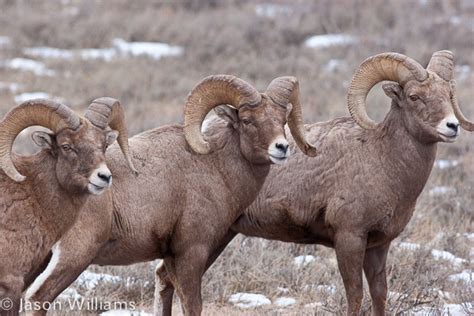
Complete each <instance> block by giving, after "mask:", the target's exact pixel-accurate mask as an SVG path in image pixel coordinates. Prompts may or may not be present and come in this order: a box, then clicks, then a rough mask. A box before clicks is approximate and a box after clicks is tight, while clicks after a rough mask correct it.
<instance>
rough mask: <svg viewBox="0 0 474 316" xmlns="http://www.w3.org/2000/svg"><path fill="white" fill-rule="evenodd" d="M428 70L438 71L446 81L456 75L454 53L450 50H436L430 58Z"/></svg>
mask: <svg viewBox="0 0 474 316" xmlns="http://www.w3.org/2000/svg"><path fill="white" fill-rule="evenodd" d="M426 69H427V70H430V71H432V72H434V73H436V74H437V75H438V76H440V77H441V78H443V79H444V80H446V81H450V80H452V79H453V77H454V55H453V53H452V52H451V51H449V50H440V51H438V52H435V53H434V54H433V55H432V56H431V59H430V62H429V64H428V67H427V68H426Z"/></svg>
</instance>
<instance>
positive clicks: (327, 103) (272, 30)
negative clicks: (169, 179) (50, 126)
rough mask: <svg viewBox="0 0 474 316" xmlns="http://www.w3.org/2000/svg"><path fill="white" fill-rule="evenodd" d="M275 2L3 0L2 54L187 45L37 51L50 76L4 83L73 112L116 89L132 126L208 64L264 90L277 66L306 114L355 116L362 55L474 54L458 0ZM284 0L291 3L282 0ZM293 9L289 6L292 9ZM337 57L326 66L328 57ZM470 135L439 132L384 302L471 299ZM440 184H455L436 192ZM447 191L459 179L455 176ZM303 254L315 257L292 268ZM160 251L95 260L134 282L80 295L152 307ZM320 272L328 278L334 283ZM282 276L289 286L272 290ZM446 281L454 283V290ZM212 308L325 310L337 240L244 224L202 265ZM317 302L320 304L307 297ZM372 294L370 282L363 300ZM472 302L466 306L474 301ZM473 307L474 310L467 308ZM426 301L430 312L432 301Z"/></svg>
mask: <svg viewBox="0 0 474 316" xmlns="http://www.w3.org/2000/svg"><path fill="white" fill-rule="evenodd" d="M421 2H422V1H415V0H404V1H382V0H378V1H371V0H358V1H355V0H354V1H342V0H338V1H329V0H321V1H309V0H307V1H305V0H299V1H289V0H288V1H275V2H274V4H277V6H278V8H280V11H278V12H279V13H278V14H277V15H276V16H274V17H266V16H258V15H256V14H255V6H256V3H260V4H261V3H262V2H250V1H217V0H216V1H199V2H198V1H187V2H184V1H176V2H172V1H152V2H145V1H133V2H132V1H126V0H113V1H99V0H89V1H78V0H63V1H31V2H30V1H11V0H0V7H1V8H2V10H1V13H0V36H2V35H3V36H9V37H10V38H11V39H12V41H13V42H12V44H11V45H10V46H0V65H1V62H2V61H3V60H6V59H11V58H14V57H25V58H30V57H28V56H24V55H23V48H25V47H33V46H51V47H57V48H64V49H79V48H104V47H110V45H111V41H112V39H114V38H116V37H119V38H123V39H125V40H128V41H160V42H165V43H169V44H173V45H181V46H183V47H184V50H185V51H184V54H183V55H182V56H180V57H167V58H163V59H161V60H153V59H150V58H147V57H135V58H126V57H123V58H117V59H114V60H112V61H111V62H104V61H100V60H89V61H84V60H80V59H74V60H57V59H44V60H42V59H40V58H34V59H37V60H39V61H42V62H44V63H45V65H46V66H47V67H48V68H50V69H53V70H54V71H56V76H52V77H39V76H35V75H34V74H32V73H29V72H19V71H16V70H12V69H7V68H6V67H2V66H0V78H1V80H0V81H2V82H16V83H19V84H21V87H20V91H18V92H16V93H20V92H32V91H45V92H48V93H50V94H51V95H54V96H58V97H61V98H63V99H64V100H66V103H67V104H69V105H70V106H72V107H73V108H75V109H76V110H78V111H81V110H83V109H84V108H85V107H86V105H87V104H88V103H89V102H90V101H91V100H92V99H93V98H95V97H99V96H103V95H110V96H114V97H116V98H118V99H120V100H121V101H122V102H123V104H124V105H125V106H126V108H127V113H126V114H127V120H128V123H129V126H130V129H131V132H132V133H138V132H140V131H143V130H146V129H149V128H151V127H155V126H159V125H162V124H166V123H171V122H176V121H181V114H182V105H183V100H184V99H185V97H186V95H187V93H188V92H189V91H190V89H191V88H192V87H193V85H194V84H196V83H197V82H198V81H199V80H200V79H201V78H202V77H204V76H206V75H209V74H213V73H230V74H235V75H237V76H239V77H242V78H244V79H246V80H248V81H249V82H251V83H253V84H254V85H255V86H256V87H257V88H259V89H264V88H265V87H266V85H267V84H268V83H269V82H270V81H271V79H273V78H274V77H276V76H280V75H287V74H291V75H295V76H297V77H298V78H299V80H300V84H301V94H302V103H303V111H304V114H305V118H306V120H307V121H308V122H314V121H320V120H327V119H330V118H334V117H337V116H341V115H347V110H346V107H345V93H346V89H347V84H348V82H349V80H350V79H351V76H352V74H353V72H354V70H355V69H356V67H357V66H358V65H359V64H360V62H361V61H362V60H364V59H365V58H366V57H368V56H370V55H373V54H375V53H379V52H382V51H398V52H401V53H405V54H407V55H409V56H411V57H413V58H415V59H416V60H418V61H420V62H421V63H422V64H424V65H425V64H426V63H427V62H428V60H429V57H430V55H431V53H432V52H434V51H436V50H440V49H450V50H452V51H454V52H455V54H456V61H457V64H458V65H468V66H470V67H471V68H472V67H474V53H473V49H474V5H472V4H471V2H470V1H468V0H458V1H434V0H433V1H430V0H428V1H426V2H427V4H426V5H421V4H420V3H421ZM281 8H283V9H281ZM284 8H290V9H289V10H290V11H287V9H284ZM326 33H328V34H330V33H345V34H351V35H353V36H357V37H358V38H359V40H360V43H359V44H357V45H351V46H345V47H330V48H325V49H313V48H308V47H305V46H304V40H305V39H306V38H308V37H309V36H311V35H315V34H326ZM335 59H336V60H340V63H339V65H338V67H337V68H336V69H335V70H328V69H327V65H328V63H329V62H330V60H335ZM456 77H457V79H458V91H459V99H460V103H461V106H463V108H464V111H465V112H466V115H468V116H469V117H471V118H474V107H472V100H473V99H474V94H473V92H472V87H473V86H474V75H473V73H472V72H467V73H461V72H458V73H457V74H456ZM380 90H381V89H379V90H378V91H375V92H373V93H372V94H371V96H370V98H369V102H370V103H371V104H380V103H382V104H387V106H382V107H376V106H370V107H369V108H370V109H369V110H370V113H371V115H372V116H373V117H374V118H376V119H381V118H382V117H383V115H384V113H386V111H387V109H388V103H389V102H388V99H387V98H386V97H384V96H383V94H382V93H381V91H380ZM13 98H14V93H12V92H9V91H7V90H5V89H3V90H2V89H0V114H1V115H3V114H4V113H5V112H6V111H7V110H8V109H9V108H11V107H12V106H13V105H14V103H15V102H14V99H13ZM473 148H474V140H473V137H472V135H468V134H467V133H464V135H462V136H461V137H460V139H459V141H458V142H456V143H455V144H449V145H440V148H439V154H438V158H439V159H449V160H456V161H458V163H459V164H458V165H457V166H455V167H452V168H447V169H439V168H435V169H434V171H433V173H432V175H431V178H430V180H429V182H428V184H427V187H426V189H425V191H424V192H423V194H422V196H421V197H420V199H419V203H418V206H417V210H416V212H415V215H414V217H413V219H412V220H411V222H410V224H409V225H408V227H407V229H406V230H405V231H404V232H403V233H402V235H401V236H400V237H399V239H397V241H396V242H395V244H397V243H399V242H400V241H410V242H413V243H419V244H421V245H423V248H422V249H419V250H416V251H407V250H402V249H400V247H396V246H394V247H392V249H391V253H390V256H389V261H388V267H389V284H390V291H391V292H397V293H399V294H400V295H392V296H390V298H389V300H388V306H389V307H388V308H389V311H390V313H402V312H408V311H410V312H414V311H416V309H417V308H419V307H420V306H425V307H426V306H428V307H432V313H433V314H439V313H440V310H441V308H442V306H443V304H445V303H460V302H472V301H474V294H473V291H472V282H470V283H462V282H458V283H454V282H451V281H449V280H448V276H449V275H451V274H453V273H458V272H461V271H463V270H466V269H471V270H472V269H473V265H472V258H473V255H474V254H473V243H474V240H473V239H472V238H471V239H469V238H468V237H467V236H466V235H465V234H467V233H471V234H472V233H473V232H474V224H473V219H474V210H473V205H474V178H473V176H472V175H473V174H474V151H473ZM439 186H446V187H451V188H454V191H450V192H448V193H447V194H441V195H433V194H430V191H431V190H432V189H433V188H435V187H439ZM450 190H451V189H450ZM431 249H439V250H446V251H449V252H451V253H453V254H454V255H455V256H457V257H460V258H464V259H466V260H467V261H466V262H464V263H462V264H461V265H458V266H456V265H453V264H451V263H450V262H449V261H447V260H435V259H434V258H433V256H432V255H431V254H430V250H431ZM301 254H311V255H314V256H317V258H318V259H317V260H316V261H315V262H313V263H311V264H309V265H308V266H306V267H304V268H300V269H297V268H295V266H294V264H293V258H294V257H295V256H298V255H301ZM153 269H154V263H145V264H140V265H135V266H129V267H104V268H98V267H91V270H92V271H100V272H105V273H110V274H117V275H121V276H123V277H124V278H129V280H133V282H128V283H129V284H128V286H127V285H126V282H125V281H124V282H122V283H119V284H115V285H114V284H101V285H99V286H98V287H97V288H96V289H95V290H87V289H85V288H80V287H79V291H80V293H81V294H83V295H84V296H86V297H104V298H107V299H111V300H121V301H123V300H133V301H136V302H139V304H140V306H141V308H142V309H144V310H150V308H151V306H152V305H151V302H152V295H153ZM316 285H328V286H334V289H335V292H328V291H324V290H323V291H321V290H320V288H318V287H317V286H316ZM278 287H281V288H286V289H287V293H283V292H281V290H278ZM235 292H254V293H263V294H265V295H267V297H269V298H270V299H272V300H273V299H275V298H277V297H279V296H291V297H294V298H296V299H297V304H296V305H294V306H293V307H290V308H285V309H278V308H276V307H275V306H274V305H272V306H271V307H265V308H262V309H259V310H254V311H252V310H250V311H248V310H245V311H242V310H239V309H237V308H235V307H232V306H231V305H229V304H228V303H227V300H228V297H229V295H230V294H233V293H235ZM443 292H449V293H451V295H450V296H449V297H446V295H445V294H443ZM203 295H204V299H205V306H206V310H205V314H209V315H221V314H224V313H225V314H228V315H267V314H268V315H314V314H317V315H320V314H341V313H342V312H343V311H344V304H345V303H344V302H345V298H344V291H343V287H342V281H341V279H340V276H339V274H338V270H337V266H336V261H335V256H334V253H333V251H332V250H330V249H326V248H324V247H321V246H302V245H296V244H283V243H278V242H269V241H265V240H260V239H253V238H246V237H238V238H237V239H236V240H234V242H232V244H231V245H230V246H229V247H228V248H227V249H226V251H225V252H224V254H223V255H222V256H221V257H220V259H219V260H218V261H217V262H216V264H215V265H214V266H213V267H212V268H211V269H210V271H209V273H207V274H206V276H205V279H204V282H203ZM316 301H319V302H323V303H324V307H321V308H318V309H314V308H313V309H308V308H305V307H304V305H305V304H308V303H311V302H316ZM369 305H370V301H369V299H368V295H367V293H366V295H365V301H364V311H366V312H367V311H368V310H369ZM465 312H466V314H467V313H468V311H467V309H466V311H465ZM471 312H472V311H471ZM427 313H428V312H427Z"/></svg>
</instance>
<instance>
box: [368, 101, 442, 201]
mask: <svg viewBox="0 0 474 316" xmlns="http://www.w3.org/2000/svg"><path fill="white" fill-rule="evenodd" d="M405 122H406V119H405V117H404V112H403V111H402V110H401V109H400V108H399V107H398V106H397V105H396V104H394V103H392V106H391V109H390V111H389V113H388V114H387V116H386V118H385V120H384V121H383V122H382V123H381V124H380V125H379V127H378V129H379V132H377V133H372V135H376V136H372V138H377V139H374V142H373V144H374V145H377V146H380V147H379V148H375V150H377V152H378V153H379V155H381V156H383V157H381V158H382V159H383V160H382V161H383V162H384V164H385V165H386V166H387V167H386V171H387V173H389V174H390V175H391V179H392V181H393V182H394V185H398V187H402V188H403V189H402V191H406V192H404V193H405V194H404V195H405V196H407V197H408V196H411V195H413V194H415V195H416V196H418V195H419V194H420V193H421V191H422V190H423V187H424V186H425V184H426V181H427V180H428V177H429V175H430V173H431V169H432V168H433V164H434V160H435V157H436V150H437V144H436V143H430V144H426V143H422V142H420V141H419V140H417V139H416V138H415V137H414V136H413V135H411V134H410V133H409V131H408V129H407V128H406V126H405V124H404V123H405ZM407 179H409V180H408V181H407ZM402 183H405V184H406V183H410V185H409V186H406V185H401V184H402Z"/></svg>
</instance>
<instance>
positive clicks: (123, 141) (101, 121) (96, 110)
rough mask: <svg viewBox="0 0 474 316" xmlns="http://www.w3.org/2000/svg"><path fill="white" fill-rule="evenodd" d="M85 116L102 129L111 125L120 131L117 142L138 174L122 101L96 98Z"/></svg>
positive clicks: (129, 164) (129, 165)
mask: <svg viewBox="0 0 474 316" xmlns="http://www.w3.org/2000/svg"><path fill="white" fill-rule="evenodd" d="M84 117H85V118H86V119H88V120H89V121H90V122H91V123H92V125H94V126H96V127H98V128H100V129H106V128H107V126H109V127H110V128H111V129H113V130H116V131H117V132H119V136H118V138H117V142H118V144H119V146H120V149H121V150H122V153H123V155H124V157H125V160H126V161H127V164H128V167H129V168H130V169H131V170H132V171H133V172H134V173H135V174H138V171H137V170H136V169H135V166H134V165H133V162H132V158H131V156H130V149H129V147H128V131H127V125H126V124H125V115H124V110H123V107H122V105H121V104H120V102H119V101H118V100H116V99H113V98H108V97H103V98H98V99H95V100H94V101H92V103H91V104H90V105H89V107H88V108H87V111H86V113H85V114H84Z"/></svg>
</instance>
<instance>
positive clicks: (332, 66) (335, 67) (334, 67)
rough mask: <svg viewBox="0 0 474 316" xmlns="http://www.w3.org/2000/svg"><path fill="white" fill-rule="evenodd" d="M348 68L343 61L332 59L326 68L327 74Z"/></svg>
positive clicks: (324, 68)
mask: <svg viewBox="0 0 474 316" xmlns="http://www.w3.org/2000/svg"><path fill="white" fill-rule="evenodd" d="M344 68H346V62H345V61H344V60H343V59H330V60H329V61H328V62H327V63H326V64H325V65H324V66H323V71H325V72H336V71H340V70H342V69H344Z"/></svg>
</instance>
